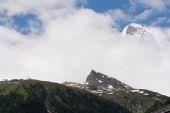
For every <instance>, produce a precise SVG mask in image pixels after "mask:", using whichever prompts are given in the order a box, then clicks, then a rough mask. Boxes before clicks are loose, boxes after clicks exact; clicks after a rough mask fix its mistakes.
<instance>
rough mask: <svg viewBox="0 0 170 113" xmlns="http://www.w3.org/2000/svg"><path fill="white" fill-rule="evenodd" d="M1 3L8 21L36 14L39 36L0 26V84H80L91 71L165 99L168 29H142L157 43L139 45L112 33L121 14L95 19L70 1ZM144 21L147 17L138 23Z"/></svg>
mask: <svg viewBox="0 0 170 113" xmlns="http://www.w3.org/2000/svg"><path fill="white" fill-rule="evenodd" d="M1 2H2V3H1V5H0V7H1V9H0V10H3V11H5V12H7V15H9V16H12V15H18V14H21V13H36V15H37V16H38V17H39V19H40V20H41V21H42V22H43V24H44V31H43V32H42V34H41V35H36V34H34V32H32V34H31V35H22V34H21V33H19V32H17V31H16V30H15V29H13V28H11V27H10V26H0V55H1V56H0V62H1V63H0V70H1V71H0V78H2V79H5V78H8V79H12V78H26V77H31V78H33V79H40V80H49V81H54V82H64V81H75V82H84V81H85V78H86V76H87V75H88V73H89V71H90V70H91V69H94V70H96V71H99V72H102V73H105V74H108V75H111V76H112V77H115V78H118V79H120V80H122V81H123V82H126V83H127V84H129V85H131V86H134V87H135V88H146V89H151V90H154V91H158V92H161V93H163V94H167V95H169V94H170V90H169V85H168V83H169V81H170V76H169V74H170V70H169V68H168V67H170V43H169V40H170V39H169V38H170V29H169V28H166V29H161V28H156V27H151V26H145V27H146V29H147V30H148V31H149V32H150V33H151V34H153V36H154V37H155V40H156V41H155V42H148V41H146V42H142V43H141V42H140V41H139V40H130V39H128V38H126V37H124V36H122V34H121V32H120V31H118V30H117V28H116V24H115V23H116V21H117V20H118V19H120V18H124V17H125V16H124V15H123V12H121V11H120V10H115V11H111V12H110V13H104V14H103V13H96V12H95V11H93V10H90V9H85V8H83V7H82V8H80V7H77V6H76V5H77V2H76V1H74V0H64V1H63V0H50V1H48V2H47V1H46V0H43V1H42V0H41V1H40V0H34V1H31V0H29V2H28V1H23V0H5V1H4V0H1ZM14 2H15V4H14ZM32 2H34V4H32ZM120 13H121V14H122V15H119V14H120ZM145 15H146V16H147V15H149V12H144V13H143V14H142V15H140V16H139V17H138V18H145V17H146V16H145ZM120 16H121V17H120ZM113 17H114V18H113ZM33 28H34V26H33Z"/></svg>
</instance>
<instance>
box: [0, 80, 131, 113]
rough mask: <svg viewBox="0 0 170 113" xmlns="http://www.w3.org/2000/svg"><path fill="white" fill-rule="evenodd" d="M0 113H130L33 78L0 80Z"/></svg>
mask: <svg viewBox="0 0 170 113" xmlns="http://www.w3.org/2000/svg"><path fill="white" fill-rule="evenodd" d="M0 113H130V112H129V111H128V110H126V109H125V108H123V107H121V106H120V105H119V104H116V103H114V102H111V101H108V100H106V99H103V98H101V97H99V96H95V95H93V94H90V93H88V92H86V91H82V90H78V89H72V88H69V87H66V86H64V85H61V84H57V83H50V82H43V81H36V80H19V81H18V80H15V81H9V82H8V81H6V82H4V81H2V82H0Z"/></svg>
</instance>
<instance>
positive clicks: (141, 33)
mask: <svg viewBox="0 0 170 113" xmlns="http://www.w3.org/2000/svg"><path fill="white" fill-rule="evenodd" d="M122 34H123V36H125V37H127V38H135V39H136V38H137V39H139V40H154V37H153V36H152V34H151V33H149V31H148V30H147V28H146V27H144V26H142V25H140V24H136V23H131V24H129V25H127V26H126V27H125V28H124V29H123V31H122Z"/></svg>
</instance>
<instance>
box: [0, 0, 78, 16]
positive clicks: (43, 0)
mask: <svg viewBox="0 0 170 113" xmlns="http://www.w3.org/2000/svg"><path fill="white" fill-rule="evenodd" d="M0 2H1V4H0V9H1V10H6V11H8V13H9V14H10V15H14V14H18V13H27V12H30V11H31V12H35V13H36V12H37V11H38V12H39V11H40V12H42V11H46V10H48V9H55V8H58V9H60V8H68V9H70V8H72V7H74V5H75V3H76V1H75V0H48V1H47V0H0Z"/></svg>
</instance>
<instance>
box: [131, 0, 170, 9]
mask: <svg viewBox="0 0 170 113" xmlns="http://www.w3.org/2000/svg"><path fill="white" fill-rule="evenodd" d="M130 3H131V5H132V7H133V8H132V9H134V8H135V7H137V6H136V5H137V4H143V5H144V6H145V7H148V8H153V9H157V10H159V11H163V10H165V9H167V6H169V5H170V2H169V0H130Z"/></svg>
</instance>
